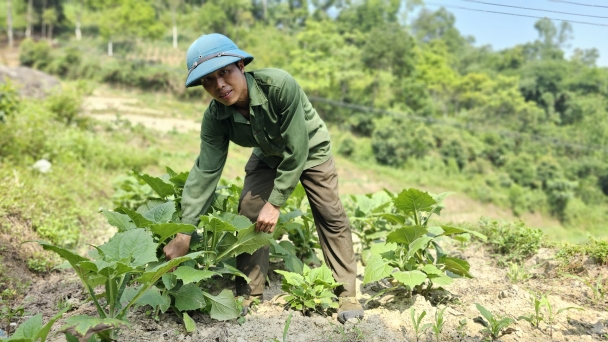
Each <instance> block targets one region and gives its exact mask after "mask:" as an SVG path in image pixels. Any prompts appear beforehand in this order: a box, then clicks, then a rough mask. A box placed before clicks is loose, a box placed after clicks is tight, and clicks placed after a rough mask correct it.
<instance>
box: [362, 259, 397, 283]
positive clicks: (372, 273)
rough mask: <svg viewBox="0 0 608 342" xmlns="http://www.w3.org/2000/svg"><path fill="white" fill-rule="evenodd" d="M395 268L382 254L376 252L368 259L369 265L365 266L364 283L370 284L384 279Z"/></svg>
mask: <svg viewBox="0 0 608 342" xmlns="http://www.w3.org/2000/svg"><path fill="white" fill-rule="evenodd" d="M392 271H393V268H392V267H391V266H389V265H388V263H387V262H386V261H384V260H383V259H382V257H381V256H379V255H377V254H375V255H372V257H371V258H369V260H368V261H367V266H365V276H364V278H363V284H368V283H371V282H374V281H378V280H380V279H384V278H386V277H388V276H389V275H390V274H391V272H392Z"/></svg>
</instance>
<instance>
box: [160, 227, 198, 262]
mask: <svg viewBox="0 0 608 342" xmlns="http://www.w3.org/2000/svg"><path fill="white" fill-rule="evenodd" d="M191 238H192V236H190V235H186V234H181V233H177V235H176V236H175V238H174V239H173V240H171V241H170V242H169V243H168V244H167V245H166V246H165V248H163V252H165V257H166V258H167V260H171V259H175V258H179V257H181V256H184V255H186V253H188V249H189V248H190V239H191Z"/></svg>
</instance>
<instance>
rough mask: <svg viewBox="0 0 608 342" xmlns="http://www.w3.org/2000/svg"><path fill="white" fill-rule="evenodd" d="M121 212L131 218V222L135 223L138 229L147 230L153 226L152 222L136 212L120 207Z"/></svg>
mask: <svg viewBox="0 0 608 342" xmlns="http://www.w3.org/2000/svg"><path fill="white" fill-rule="evenodd" d="M119 210H120V211H122V212H124V213H125V214H126V215H127V216H129V218H130V219H131V221H133V223H134V224H135V225H136V226H137V228H147V227H150V226H151V225H152V224H153V222H152V221H150V220H148V219H146V218H145V217H144V216H143V215H142V214H140V213H138V212H136V211H134V210H131V209H129V208H125V207H120V208H119Z"/></svg>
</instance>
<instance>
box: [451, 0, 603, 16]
mask: <svg viewBox="0 0 608 342" xmlns="http://www.w3.org/2000/svg"><path fill="white" fill-rule="evenodd" d="M462 1H466V2H474V3H478V4H484V5H490V6H500V7H509V8H517V9H523V10H529V11H539V12H549V13H558V14H567V15H575V16H579V17H590V18H600V19H608V17H606V16H601V15H591V14H578V13H570V12H560V11H553V10H546V9H540V8H530V7H520V6H512V5H503V4H495V3H491V2H485V1H478V0H462Z"/></svg>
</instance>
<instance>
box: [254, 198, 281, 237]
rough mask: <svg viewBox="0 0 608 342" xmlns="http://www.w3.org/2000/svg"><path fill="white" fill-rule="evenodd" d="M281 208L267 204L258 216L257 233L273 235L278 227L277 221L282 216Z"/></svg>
mask: <svg viewBox="0 0 608 342" xmlns="http://www.w3.org/2000/svg"><path fill="white" fill-rule="evenodd" d="M280 208H281V207H277V206H275V205H274V204H271V203H270V202H266V204H265V205H264V207H263V208H262V211H260V215H258V220H257V222H256V224H255V231H256V232H263V233H272V232H273V231H274V228H276V226H277V221H278V220H279V215H280V214H281V210H280Z"/></svg>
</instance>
